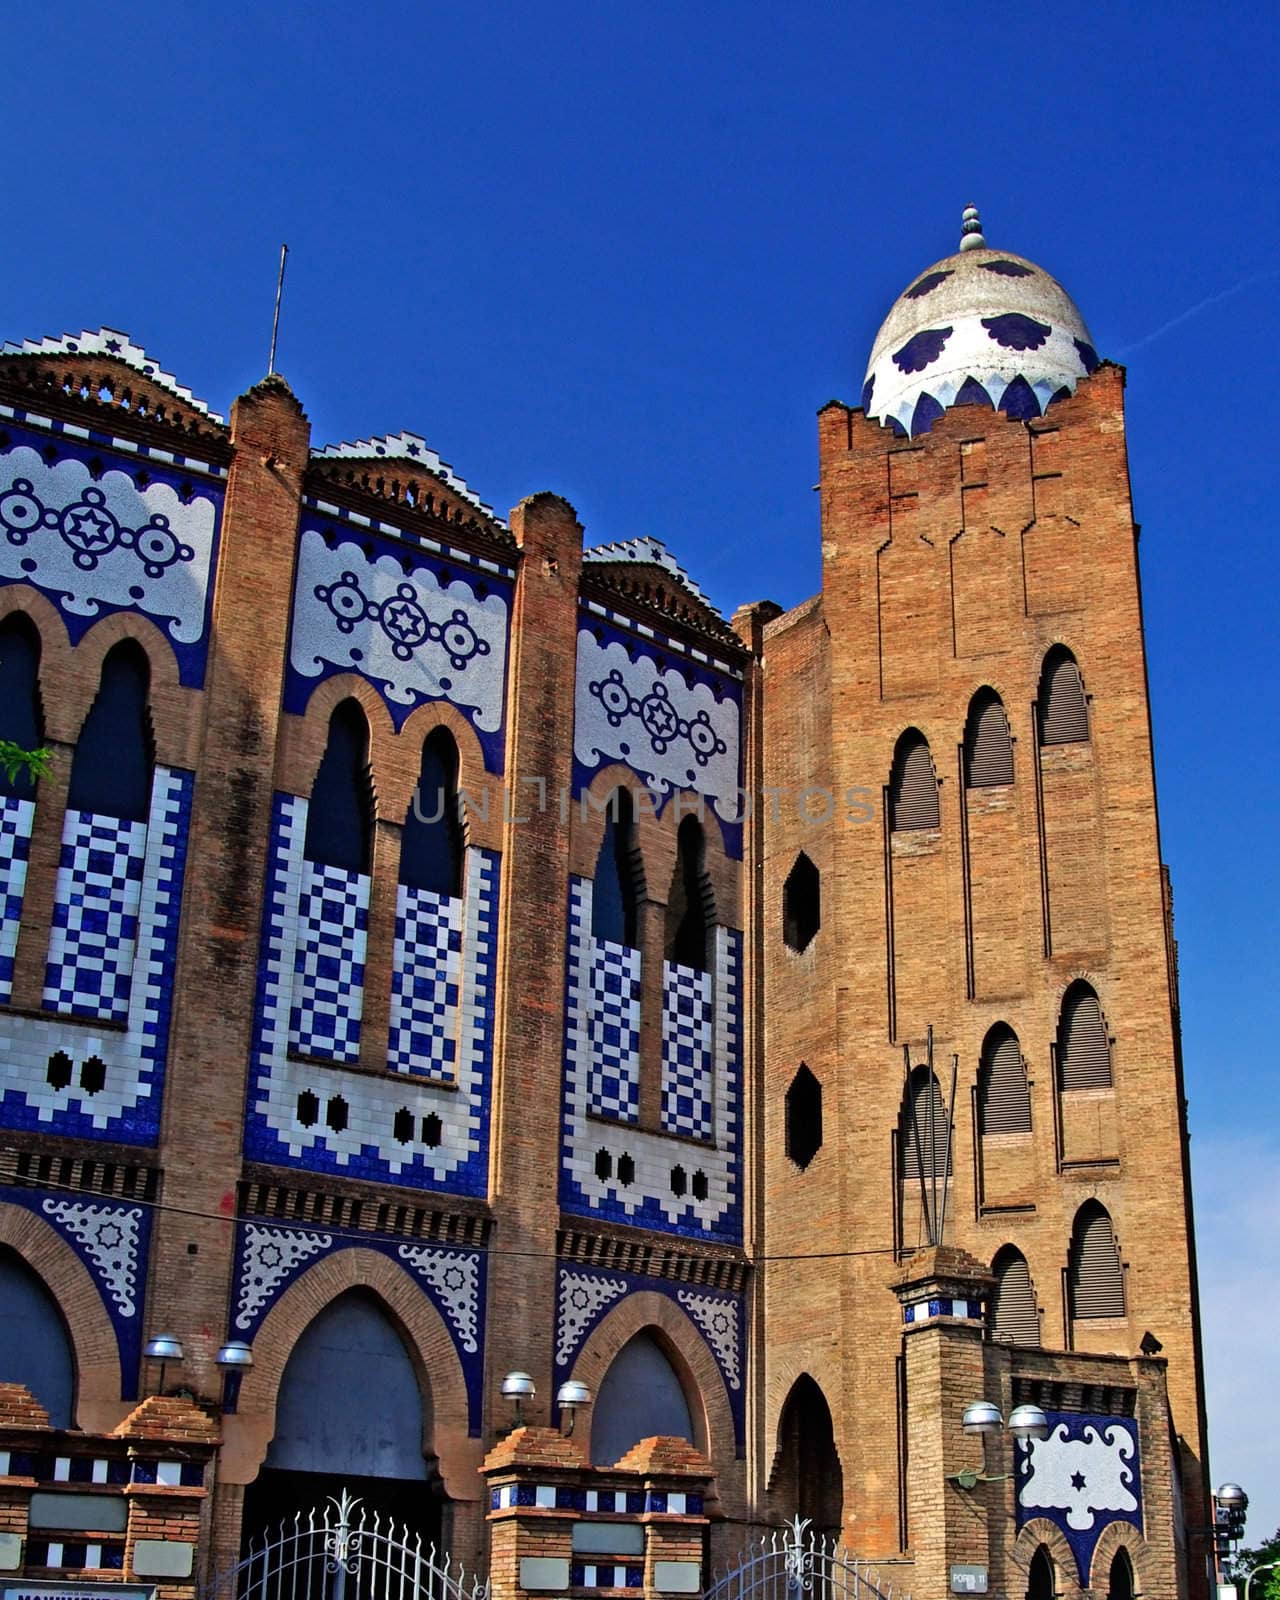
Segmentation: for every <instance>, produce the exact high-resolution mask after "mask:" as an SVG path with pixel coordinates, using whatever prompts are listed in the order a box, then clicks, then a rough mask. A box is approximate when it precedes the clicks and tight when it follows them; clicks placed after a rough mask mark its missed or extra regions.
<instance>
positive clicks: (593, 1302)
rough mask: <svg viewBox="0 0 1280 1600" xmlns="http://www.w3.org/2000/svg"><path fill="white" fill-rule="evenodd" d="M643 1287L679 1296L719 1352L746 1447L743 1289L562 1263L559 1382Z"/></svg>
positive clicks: (557, 1358) (740, 1438)
mask: <svg viewBox="0 0 1280 1600" xmlns="http://www.w3.org/2000/svg"><path fill="white" fill-rule="evenodd" d="M642 1289H644V1290H649V1291H652V1292H656V1293H658V1294H664V1295H666V1296H667V1298H668V1299H669V1300H674V1301H675V1303H676V1304H677V1305H678V1306H679V1307H680V1309H681V1310H682V1311H683V1312H684V1314H685V1315H686V1316H687V1317H688V1318H689V1319H690V1321H691V1322H692V1323H693V1325H694V1327H695V1328H697V1330H698V1333H699V1334H700V1336H701V1337H702V1340H703V1342H704V1343H705V1344H706V1346H707V1348H708V1349H709V1350H710V1351H711V1354H712V1355H713V1356H714V1357H715V1360H716V1366H717V1367H718V1368H719V1369H720V1375H721V1377H722V1378H723V1379H724V1385H725V1390H726V1392H727V1394H728V1397H729V1405H730V1409H731V1410H732V1412H733V1419H734V1421H733V1425H734V1434H735V1438H736V1440H737V1445H738V1448H739V1449H741V1448H742V1442H743V1426H744V1421H745V1409H744V1408H745V1401H746V1387H745V1383H744V1377H745V1366H746V1344H745V1341H744V1338H743V1321H742V1316H743V1310H742V1296H741V1295H736V1294H725V1293H716V1292H713V1291H711V1290H709V1289H691V1288H689V1287H688V1286H687V1285H684V1284H680V1283H673V1282H671V1281H670V1280H669V1279H667V1278H650V1277H640V1276H638V1275H636V1274H634V1273H622V1272H593V1271H590V1270H588V1269H586V1268H583V1267H570V1266H560V1267H558V1268H557V1270H556V1343H555V1370H556V1384H557V1386H559V1384H561V1383H563V1382H564V1380H565V1379H566V1378H567V1377H568V1376H569V1374H570V1373H571V1372H572V1371H573V1364H574V1362H575V1361H576V1360H577V1358H578V1353H579V1351H580V1350H581V1349H582V1347H583V1345H584V1344H585V1343H586V1342H587V1339H588V1337H589V1336H590V1334H591V1332H592V1330H593V1329H594V1328H595V1326H596V1324H597V1323H599V1322H600V1321H601V1320H602V1319H603V1318H604V1317H605V1316H607V1315H608V1313H609V1312H610V1311H612V1310H613V1308H614V1307H615V1306H616V1305H619V1304H620V1303H621V1302H622V1301H623V1300H624V1299H625V1298H626V1297H627V1295H629V1294H636V1293H638V1292H639V1291H640V1290H642Z"/></svg>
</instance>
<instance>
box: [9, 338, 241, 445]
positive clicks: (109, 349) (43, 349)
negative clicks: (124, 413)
mask: <svg viewBox="0 0 1280 1600" xmlns="http://www.w3.org/2000/svg"><path fill="white" fill-rule="evenodd" d="M0 354H3V355H6V356H16V355H50V356H56V355H73V356H74V355H81V356H90V355H95V356H114V357H115V358H116V360H117V361H123V362H125V363H126V364H127V365H128V366H131V367H133V368H134V369H135V371H137V372H140V373H142V375H143V377H145V378H150V379H151V381H152V383H158V384H159V385H160V387H161V388H162V389H168V390H169V392H170V393H171V394H176V395H177V396H178V398H179V399H180V400H185V401H186V402H187V404H188V405H190V406H194V407H195V409H196V410H197V411H203V412H204V414H205V415H206V416H207V417H209V418H211V420H212V421H214V422H221V421H222V418H221V417H220V416H219V415H218V413H217V412H216V411H210V410H209V407H208V406H207V405H206V404H205V403H204V401H203V400H200V399H198V398H197V397H196V396H195V395H194V394H192V392H191V390H190V389H188V388H186V387H185V386H184V385H183V384H180V383H179V382H178V380H177V379H176V378H175V377H174V375H173V374H172V373H171V372H166V371H165V370H164V369H163V367H161V365H160V363H159V362H158V361H156V360H154V359H153V357H151V356H149V355H148V354H147V352H146V351H145V350H144V349H143V348H142V346H141V345H139V344H134V342H133V340H132V339H131V338H130V337H129V335H128V334H127V333H121V331H120V330H119V328H99V329H98V330H97V331H96V332H94V331H92V330H91V329H88V328H86V329H85V330H84V332H83V333H64V334H61V335H60V336H57V337H54V338H50V339H24V340H23V341H22V342H21V343H20V344H19V343H14V344H6V345H0Z"/></svg>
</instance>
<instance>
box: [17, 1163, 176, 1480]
mask: <svg viewBox="0 0 1280 1600" xmlns="http://www.w3.org/2000/svg"><path fill="white" fill-rule="evenodd" d="M0 1203H4V1204H6V1205H14V1206H21V1207H22V1208H23V1209H24V1210H26V1211H30V1212H32V1213H33V1214H34V1215H35V1216H37V1217H39V1218H40V1220H41V1221H42V1222H45V1223H47V1224H48V1225H49V1226H50V1227H51V1228H53V1229H54V1231H55V1232H56V1233H57V1234H58V1235H59V1236H60V1237H61V1238H62V1240H63V1241H64V1242H65V1243H66V1244H68V1245H70V1247H71V1249H72V1250H73V1251H74V1252H75V1254H76V1256H77V1257H78V1258H79V1260H80V1261H81V1262H82V1263H83V1265H84V1266H85V1268H86V1269H87V1271H88V1273H89V1276H90V1278H91V1279H92V1280H93V1284H94V1287H95V1288H96V1289H97V1291H98V1293H99V1295H101V1297H102V1304H103V1308H104V1309H105V1311H106V1313H107V1316H108V1318H109V1319H110V1322H111V1326H112V1329H113V1330H114V1332H115V1336H116V1345H117V1348H118V1349H119V1352H120V1372H121V1380H122V1384H123V1388H122V1391H121V1398H122V1399H125V1400H133V1399H136V1398H137V1394H138V1376H139V1363H140V1362H141V1360H142V1332H143V1330H142V1307H143V1304H144V1301H145V1290H146V1275H147V1261H148V1258H149V1251H150V1247H151V1211H150V1209H149V1208H148V1207H146V1206H139V1205H127V1204H124V1203H122V1202H120V1201H111V1200H98V1199H83V1200H82V1199H79V1198H76V1199H69V1198H68V1197H67V1196H66V1195H60V1194H58V1195H53V1194H49V1193H48V1192H47V1191H44V1190H40V1189H28V1188H22V1187H19V1188H3V1189H0ZM75 1465H76V1471H77V1472H79V1471H81V1470H82V1467H81V1465H80V1463H79V1462H77V1463H76V1464H75ZM96 1467H97V1464H96V1463H95V1464H94V1468H95V1470H96ZM62 1470H63V1458H61V1457H59V1458H58V1460H57V1461H54V1462H51V1463H50V1464H49V1476H50V1478H51V1479H52V1480H54V1481H62V1480H61V1479H60V1478H59V1473H60V1471H62ZM70 1472H71V1467H70V1466H67V1467H66V1468H65V1473H66V1474H70ZM32 1475H33V1476H34V1475H37V1474H36V1472H35V1468H34V1466H33V1468H32ZM91 1481H92V1482H94V1483H99V1482H104V1481H111V1480H108V1479H105V1478H99V1477H93V1478H92V1480H91Z"/></svg>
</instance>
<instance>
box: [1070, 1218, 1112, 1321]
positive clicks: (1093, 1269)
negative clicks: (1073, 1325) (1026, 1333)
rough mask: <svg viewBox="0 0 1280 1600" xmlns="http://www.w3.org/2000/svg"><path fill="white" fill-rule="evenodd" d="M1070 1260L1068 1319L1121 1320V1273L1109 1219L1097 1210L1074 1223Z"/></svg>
mask: <svg viewBox="0 0 1280 1600" xmlns="http://www.w3.org/2000/svg"><path fill="white" fill-rule="evenodd" d="M1075 1245H1076V1248H1075V1249H1074V1250H1073V1251H1072V1260H1071V1315H1072V1316H1073V1317H1122V1316H1124V1273H1123V1271H1122V1270H1121V1266H1120V1252H1119V1250H1117V1249H1116V1236H1115V1234H1114V1233H1113V1232H1112V1229H1111V1218H1110V1217H1109V1216H1108V1215H1107V1213H1106V1212H1105V1211H1104V1210H1103V1209H1102V1207H1101V1206H1098V1207H1097V1208H1096V1209H1091V1210H1089V1211H1088V1212H1081V1214H1080V1216H1079V1217H1078V1218H1077V1219H1076V1239H1075Z"/></svg>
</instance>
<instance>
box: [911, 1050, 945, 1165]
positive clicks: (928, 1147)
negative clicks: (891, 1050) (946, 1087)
mask: <svg viewBox="0 0 1280 1600" xmlns="http://www.w3.org/2000/svg"><path fill="white" fill-rule="evenodd" d="M950 1132H951V1130H950V1128H949V1127H948V1124H947V1108H946V1106H945V1105H944V1104H943V1102H942V1089H941V1088H940V1087H939V1084H938V1080H937V1078H936V1077H935V1076H934V1074H933V1073H932V1072H930V1071H929V1069H928V1067H916V1068H915V1070H914V1071H913V1072H912V1074H911V1082H910V1084H909V1085H908V1087H907V1093H906V1096H905V1103H904V1105H903V1109H902V1140H901V1145H902V1176H903V1180H904V1182H906V1183H908V1184H912V1183H918V1182H919V1181H920V1179H921V1177H922V1176H923V1178H924V1181H925V1183H926V1184H932V1183H933V1182H934V1180H935V1179H936V1180H938V1181H939V1182H941V1180H942V1179H944V1178H945V1177H947V1176H948V1171H949V1168H948V1156H949V1150H948V1146H949V1144H950Z"/></svg>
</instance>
